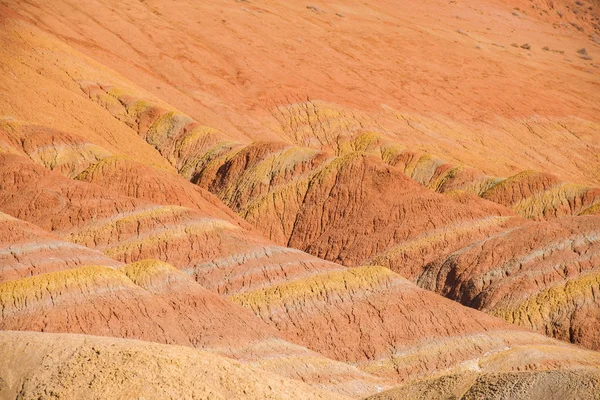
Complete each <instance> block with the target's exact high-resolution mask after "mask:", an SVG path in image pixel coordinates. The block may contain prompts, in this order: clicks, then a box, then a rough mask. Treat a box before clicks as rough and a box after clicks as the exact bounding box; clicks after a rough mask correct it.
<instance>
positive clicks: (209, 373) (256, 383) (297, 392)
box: [0, 332, 347, 400]
mask: <svg viewBox="0 0 600 400" xmlns="http://www.w3.org/2000/svg"><path fill="white" fill-rule="evenodd" d="M0 355H1V358H2V360H3V363H1V364H0V376H2V377H3V380H2V381H0V396H1V397H3V398H69V399H76V398H85V399H106V398H136V399H137V398H145V399H157V400H158V399H165V398H177V399H199V398H202V399H205V398H206V399H208V398H210V399H223V400H225V399H248V398H257V399H258V398H260V399H290V400H291V399H345V398H347V397H345V396H343V395H340V394H332V393H331V392H327V391H323V390H318V389H314V388H312V387H310V386H309V385H307V384H305V383H301V382H298V381H294V380H289V379H285V378H282V377H280V376H276V375H272V374H269V373H266V372H265V371H262V370H260V369H259V368H253V367H249V366H245V365H241V364H240V363H238V362H236V361H233V360H230V359H227V358H224V357H220V356H218V355H216V354H214V353H209V352H205V351H201V350H196V349H191V348H189V347H180V346H167V345H160V344H156V343H148V342H141V341H137V340H124V339H115V338H107V337H97V336H84V335H72V334H41V333H33V332H0Z"/></svg>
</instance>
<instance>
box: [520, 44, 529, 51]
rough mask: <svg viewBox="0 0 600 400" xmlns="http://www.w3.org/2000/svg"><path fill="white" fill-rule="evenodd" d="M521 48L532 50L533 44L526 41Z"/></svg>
mask: <svg viewBox="0 0 600 400" xmlns="http://www.w3.org/2000/svg"><path fill="white" fill-rule="evenodd" d="M521 48H522V49H525V50H530V49H531V45H530V44H529V43H524V44H522V45H521Z"/></svg>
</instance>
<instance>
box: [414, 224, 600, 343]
mask: <svg viewBox="0 0 600 400" xmlns="http://www.w3.org/2000/svg"><path fill="white" fill-rule="evenodd" d="M599 227H600V219H599V218H598V217H597V216H585V217H584V216H582V217H569V218H561V219H557V220H552V221H547V222H539V223H530V224H527V225H525V226H523V227H520V228H517V229H514V230H512V231H509V232H506V233H503V234H500V235H496V236H492V237H490V238H488V239H486V240H483V241H481V242H479V243H475V244H473V245H472V246H469V247H466V248H465V249H462V250H459V251H457V252H455V253H453V254H452V255H450V256H449V257H443V258H441V259H440V260H438V261H436V262H433V263H431V264H430V265H428V266H427V268H426V269H425V271H424V272H423V274H422V275H421V276H420V277H419V278H418V280H417V281H418V283H419V285H420V286H422V287H424V288H427V289H431V290H435V291H437V292H438V293H440V294H443V295H444V296H447V297H449V298H451V299H454V300H457V301H459V302H461V303H462V304H465V305H468V306H471V307H474V308H477V309H480V310H483V311H486V312H489V313H491V314H494V315H498V316H500V317H502V318H505V319H506V320H508V321H510V322H515V323H518V324H521V325H523V326H527V327H529V328H533V329H535V330H538V331H540V332H543V333H545V334H547V335H550V336H554V337H557V338H560V339H564V340H570V341H573V342H575V343H580V344H582V345H584V346H586V347H589V348H592V349H597V348H598V346H599V342H598V335H597V329H596V328H595V326H596V324H597V321H599V320H598V318H599V315H600V303H598V300H597V299H598V293H599V290H600V287H598V276H597V275H598V265H599V262H600V259H599V256H598V254H599V252H598V240H597V238H598V228H599Z"/></svg>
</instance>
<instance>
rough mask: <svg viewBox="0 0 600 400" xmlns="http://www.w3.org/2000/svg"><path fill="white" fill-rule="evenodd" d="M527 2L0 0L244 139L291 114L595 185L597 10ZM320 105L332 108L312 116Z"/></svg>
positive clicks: (273, 132)
mask: <svg viewBox="0 0 600 400" xmlns="http://www.w3.org/2000/svg"><path fill="white" fill-rule="evenodd" d="M523 3H524V2H521V1H518V2H517V1H505V0H502V1H481V0H469V1H467V2H464V3H445V2H440V1H431V2H425V3H419V4H400V5H399V4H398V3H397V2H394V1H389V0H388V1H385V2H377V4H372V3H370V2H366V3H365V2H358V1H352V2H350V3H344V4H337V3H335V4H333V3H325V2H319V1H317V2H315V3H314V4H309V5H307V4H305V3H302V2H289V1H286V2H283V1H279V0H269V1H265V2H261V4H238V3H236V2H231V3H226V4H222V5H221V6H220V7H214V5H213V4H212V3H210V2H201V3H199V2H196V1H182V2H179V4H178V7H172V6H171V4H170V3H168V2H162V1H159V0H153V1H149V2H138V1H135V0H127V1H125V2H122V3H120V5H119V6H118V7H116V6H114V5H113V4H112V3H110V2H107V1H103V0H94V1H93V2H91V3H90V5H89V6H90V7H93V9H94V10H95V15H102V16H104V18H102V19H99V18H96V17H95V16H94V15H91V14H90V13H89V12H88V11H87V9H86V8H85V7H83V6H82V5H81V4H79V3H78V2H76V1H66V2H62V3H61V4H59V5H54V6H49V5H48V3H46V2H43V1H32V2H28V3H22V2H15V1H13V0H4V2H3V4H6V6H7V7H9V8H10V9H12V10H13V11H15V12H16V13H18V14H19V15H21V16H23V17H24V18H26V19H27V20H29V21H31V22H32V23H34V24H36V25H38V26H39V27H43V28H44V29H46V30H47V31H50V32H52V33H54V34H56V35H57V36H58V37H61V38H62V39H63V40H64V41H66V42H67V43H69V44H70V45H72V46H74V47H76V48H77V49H78V50H80V51H82V52H84V53H86V54H87V55H89V56H91V57H93V58H94V59H96V60H98V61H100V62H102V63H104V64H105V65H108V66H110V67H111V68H113V69H114V70H116V71H118V72H119V73H121V74H123V75H124V76H126V77H128V78H129V79H131V80H132V81H134V82H136V83H137V84H138V85H140V86H142V87H144V88H145V89H146V90H148V91H150V92H152V93H154V94H155V95H158V96H159V97H160V98H162V99H164V100H166V101H167V102H169V103H171V104H172V105H173V106H175V107H177V108H178V109H180V110H182V111H183V112H184V113H186V114H187V115H190V116H191V117H192V118H193V119H195V120H197V121H200V123H201V124H203V125H208V126H212V127H214V128H216V129H218V130H219V131H222V132H226V133H227V134H228V135H229V136H230V137H231V138H234V139H237V140H241V141H246V140H247V139H246V138H252V139H260V140H272V139H274V138H279V139H282V138H284V139H285V140H293V139H294V137H293V135H289V134H288V132H286V128H285V127H286V126H290V124H289V123H288V121H287V120H285V118H286V116H287V110H288V109H293V110H296V109H297V110H298V111H299V112H298V113H294V112H292V113H291V115H292V116H293V117H296V115H297V114H300V115H301V114H302V113H303V114H304V115H306V116H308V119H309V120H313V118H312V116H313V115H314V117H315V118H314V120H315V121H317V120H318V119H320V120H321V121H325V126H327V125H328V124H327V121H336V120H337V121H342V124H338V125H336V124H332V125H333V126H334V127H335V128H338V127H342V128H343V127H344V126H350V127H351V126H353V125H355V124H356V125H359V126H360V124H361V123H362V124H363V125H364V126H366V125H370V126H373V127H377V128H378V131H379V132H381V133H382V134H387V135H388V136H391V137H394V138H395V139H396V140H397V141H398V142H400V143H401V144H403V145H405V146H406V147H408V148H412V149H415V150H424V151H426V152H429V153H431V154H436V155H438V156H439V157H442V158H443V159H445V160H448V162H450V163H453V164H456V163H457V164H463V165H470V166H472V167H475V168H477V169H480V170H482V171H484V172H485V173H487V174H491V175H493V176H511V175H513V174H515V173H517V172H519V171H521V170H526V169H533V170H542V171H546V170H551V171H556V173H557V174H558V175H559V176H560V177H561V179H563V180H566V181H574V182H581V183H585V184H594V185H597V184H598V182H599V181H598V178H597V174H596V171H597V170H598V166H599V161H598V160H597V157H596V154H597V153H598V147H597V144H596V143H595V142H594V134H595V132H597V131H598V126H597V123H598V119H597V115H598V108H597V106H596V104H598V101H597V100H598V96H599V93H598V90H597V84H598V74H597V73H596V68H595V67H594V66H593V64H594V63H595V62H596V58H598V57H599V55H598V53H597V51H598V50H597V49H598V47H597V46H596V44H595V42H594V41H593V39H594V36H593V35H594V34H597V32H595V30H597V20H594V18H597V16H598V9H597V5H595V4H594V3H588V2H582V4H583V5H582V6H579V5H572V4H571V3H567V2H566V1H560V2H556V1H555V2H553V3H552V5H549V4H546V3H544V2H541V1H540V2H536V3H534V4H529V3H528V5H527V6H524V4H523ZM567 5H568V6H569V11H567V8H566V7H565V6H567ZM515 7H518V8H519V11H517V10H515ZM589 7H591V9H590V8H589ZM570 10H573V11H570ZM540 13H541V14H540ZM198 21H202V23H201V24H200V23H198ZM579 28H581V29H582V31H580V30H579ZM298 32H301V34H298ZM513 43H515V44H516V47H513V46H511V44H513ZM525 44H528V45H529V46H524V47H523V48H521V47H520V46H521V45H525ZM527 47H529V48H527ZM583 47H585V48H586V49H587V53H588V56H587V57H580V54H579V53H577V50H578V49H580V48H583ZM544 48H546V49H547V50H544ZM132 49H135V50H132ZM552 50H554V51H552ZM590 58H591V59H590ZM328 71H336V73H335V74H331V73H329V72H328ZM290 72H292V73H290ZM88 79H89V80H90V81H94V82H104V83H106V84H113V85H114V84H116V82H111V81H106V80H104V81H102V80H94V79H92V78H88ZM524 87H526V88H527V90H522V88H524ZM307 98H308V99H309V100H310V102H308V104H307V106H304V105H303V103H306V100H307ZM318 101H323V102H324V103H325V104H331V105H333V106H332V107H331V108H333V110H334V112H333V113H331V112H330V113H327V112H325V113H323V114H321V115H319V114H318V113H313V112H312V109H313V106H312V105H311V103H313V104H316V103H317V102H318ZM280 110H282V111H283V116H282V117H281V118H280V117H279V115H280V114H282V112H280ZM340 110H341V114H342V116H343V117H342V118H337V119H336V118H329V117H330V116H333V117H335V112H338V114H340V112H339V111H340ZM311 113H312V114H311ZM365 115H366V116H367V117H363V116H365ZM281 119H284V123H283V124H282V123H281ZM305 119H306V118H305ZM365 120H370V121H371V122H373V123H371V124H365V122H364V121H365ZM299 121H300V122H302V120H299ZM291 125H292V126H293V125H294V123H293V122H292V124H291ZM313 126H315V125H314V124H313ZM341 130H342V131H343V130H346V128H343V129H341ZM292 131H293V129H292ZM331 131H332V133H333V134H334V135H335V129H332V130H331ZM311 135H312V136H314V133H313V134H311ZM319 136H321V135H320V134H319ZM313 142H315V143H317V144H319V145H320V143H321V141H319V140H318V138H317V137H313V138H311V139H309V140H308V141H305V142H303V143H296V144H300V145H307V144H311V143H313ZM490 149H494V157H493V159H492V158H491V157H489V154H490Z"/></svg>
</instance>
